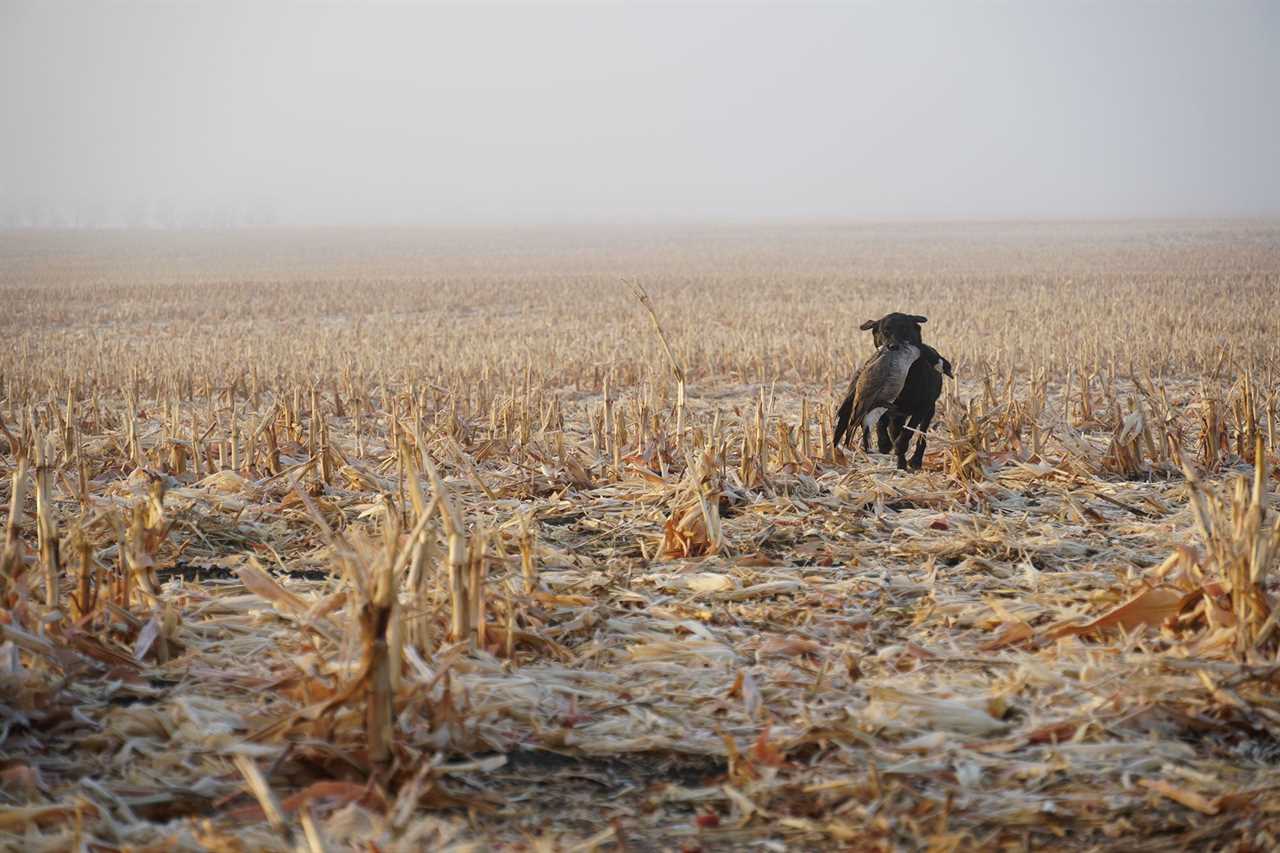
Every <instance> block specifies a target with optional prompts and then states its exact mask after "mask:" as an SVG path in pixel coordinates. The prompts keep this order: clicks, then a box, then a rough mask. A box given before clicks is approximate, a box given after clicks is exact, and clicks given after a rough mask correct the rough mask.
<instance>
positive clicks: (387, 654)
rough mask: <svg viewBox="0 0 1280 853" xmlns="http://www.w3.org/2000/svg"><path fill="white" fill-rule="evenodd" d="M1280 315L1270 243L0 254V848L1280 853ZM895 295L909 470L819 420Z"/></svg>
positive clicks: (1198, 235) (314, 245)
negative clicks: (913, 376)
mask: <svg viewBox="0 0 1280 853" xmlns="http://www.w3.org/2000/svg"><path fill="white" fill-rule="evenodd" d="M629 283H633V284H638V285H639V286H641V287H642V288H643V289H644V290H645V291H646V292H647V293H648V295H649V298H650V299H651V302H652V305H653V307H654V309H655V311H656V315H657V318H658V320H659V322H660V324H661V327H662V330H663V332H664V333H665V334H666V336H667V338H668V340H669V342H670V347H671V352H672V355H673V356H674V359H675V362H676V363H677V365H678V367H679V368H680V369H681V370H682V371H683V374H684V377H685V383H686V384H685V389H684V399H683V401H681V399H680V393H679V391H678V387H677V380H676V378H675V376H674V371H673V366H672V363H671V361H670V360H669V359H668V356H667V355H666V353H665V352H664V348H663V345H662V343H661V340H660V338H659V335H658V333H657V332H656V331H655V329H654V326H653V325H652V324H651V322H650V318H649V315H648V314H647V313H646V311H645V309H644V308H643V307H642V305H641V304H640V302H639V301H638V300H637V297H636V295H635V292H634V290H633V289H632V287H631V286H630V284H629ZM1278 304H1280V224H1277V223H1273V222H1251V221H1234V222H1117V223H1052V224H1051V223H1044V224H1039V223H1003V224H997V223H991V224H955V223H936V224H911V225H907V224H850V225H817V224H815V225H809V226H794V227H764V226H759V227H747V226H740V227H707V226H701V227H693V226H691V227H687V228H674V227H662V228H659V227H635V228H621V227H592V228H576V229H569V228H549V227H548V228H525V229H516V228H507V229H497V228H488V229H486V228H453V229H444V228H439V229H384V230H355V229H346V230H332V231H324V230H290V229H269V230H261V231H235V232H216V231H209V232H174V233H168V232H145V233H140V232H110V231H101V232H6V233H0V340H2V341H3V345H2V347H0V426H3V427H4V431H3V432H0V499H2V500H3V507H4V508H3V510H0V512H2V513H3V515H0V521H2V522H3V529H4V530H5V538H6V543H5V550H4V556H3V562H0V629H2V630H3V631H4V634H3V636H0V650H2V651H3V654H2V655H0V679H2V682H0V683H3V684H4V685H5V689H4V691H3V693H2V694H0V714H2V715H3V719H4V720H5V722H4V724H3V726H2V727H0V769H2V774H3V775H2V778H3V782H2V784H0V809H3V811H0V847H12V848H15V849H17V848H22V849H33V850H35V849H49V850H55V849H65V848H66V847H67V846H68V845H72V844H76V845H78V844H81V843H96V844H100V845H103V846H104V847H107V848H111V847H121V846H127V845H141V846H146V845H153V846H155V847H164V848H165V849H175V848H176V849H210V848H213V849H278V850H291V849H297V846H298V845H300V844H301V845H309V849H340V848H343V847H347V846H361V845H376V846H377V847H378V848H379V849H405V850H409V849H421V848H424V847H431V848H436V849H459V850H461V849H489V848H500V849H579V850H586V849H597V848H599V849H620V848H622V847H624V846H625V847H628V848H635V849H681V848H685V849H696V848H701V849H742V848H743V847H745V846H747V845H750V844H754V843H772V844H775V845H787V846H790V847H792V848H796V849H805V848H820V847H830V846H832V845H839V844H853V845H854V846H855V847H859V848H868V849H881V848H883V849H895V848H910V849H998V848H1008V849H1022V848H1023V847H1026V846H1031V847H1044V846H1054V845H1062V844H1065V843H1068V842H1067V841H1066V840H1064V839H1069V843H1071V844H1073V845H1080V846H1085V845H1091V846H1093V847H1095V848H1097V849H1117V850H1119V849H1124V850H1133V849H1164V848H1167V847H1194V848H1198V847H1213V848H1215V849H1267V848H1274V847H1275V846H1276V844H1277V843H1280V841H1278V839H1280V817H1277V815H1278V814H1280V797H1277V794H1276V793H1275V792H1276V791H1277V790H1280V749H1277V747H1276V746H1275V743H1276V740H1275V738H1276V736H1277V734H1280V702H1277V701H1276V699H1275V696H1276V693H1275V687H1276V680H1277V678H1280V674H1278V673H1280V669H1277V650H1278V648H1280V629H1277V627H1276V626H1277V619H1276V618H1275V617H1274V616H1273V615H1272V613H1273V611H1272V605H1273V602H1274V601H1275V596H1276V586H1277V584H1276V582H1275V578H1274V577H1273V574H1274V573H1273V571H1272V570H1273V569H1274V566H1275V562H1276V559H1277V556H1278V555H1280V526H1277V525H1276V510H1277V499H1276V487H1277V480H1280V468H1278V467H1277V466H1278V465H1280V456H1278V455H1277V454H1278V450H1277V446H1276V431H1277V414H1278V413H1277V402H1278V399H1280V354H1278V353H1280V349H1278V348H1277V344H1276V338H1277V333H1278V332H1280V320H1278V319H1277V305H1278ZM889 311H905V312H909V313H917V314H923V315H926V316H927V317H928V318H929V321H928V323H927V324H926V325H925V326H924V329H923V332H924V338H925V341H926V342H927V343H930V344H931V345H933V346H934V347H935V348H937V349H938V350H939V351H940V352H941V353H942V354H944V355H945V356H947V357H948V358H949V359H950V360H951V361H952V362H953V363H954V365H955V368H956V380H955V381H954V382H951V381H948V383H947V387H946V389H945V390H944V397H943V400H942V401H941V410H940V413H939V416H938V418H937V419H936V420H935V422H934V423H935V426H934V429H933V430H932V432H931V433H930V443H929V453H928V455H927V456H926V459H925V467H924V470H923V471H920V472H910V473H908V472H898V471H895V470H894V469H893V465H892V460H891V459H889V458H888V457H885V456H881V455H878V454H872V455H871V456H870V457H866V456H864V455H863V454H862V453H861V452H860V451H858V452H853V451H843V452H840V451H835V450H833V449H832V448H831V447H830V446H829V436H830V432H831V410H832V408H833V406H834V405H835V404H836V403H838V402H839V397H840V396H841V395H842V393H843V391H844V388H845V385H846V383H847V382H848V379H849V377H850V375H851V374H852V371H853V369H854V368H855V366H856V365H857V364H859V363H860V362H861V361H862V360H863V359H865V358H866V357H867V356H868V355H869V354H870V353H871V350H872V344H871V338H870V335H869V334H868V333H865V332H861V331H859V330H858V326H859V324H860V323H861V322H862V321H864V320H867V319H874V318H876V317H879V316H880V315H882V314H884V313H887V312H889ZM15 506H16V510H17V511H16V512H15V509H14V508H15ZM1144 845H1145V846H1144Z"/></svg>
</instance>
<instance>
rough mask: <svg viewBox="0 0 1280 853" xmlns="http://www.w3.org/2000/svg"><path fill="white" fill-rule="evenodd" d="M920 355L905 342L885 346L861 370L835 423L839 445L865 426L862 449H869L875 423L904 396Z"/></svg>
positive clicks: (837, 443)
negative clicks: (900, 395) (869, 440)
mask: <svg viewBox="0 0 1280 853" xmlns="http://www.w3.org/2000/svg"><path fill="white" fill-rule="evenodd" d="M919 356H920V347H918V346H916V345H915V344H912V343H906V342H903V341H893V342H890V343H887V344H885V345H884V346H882V347H881V348H880V349H878V350H876V351H875V353H873V354H872V356H871V358H869V359H867V361H866V363H865V364H863V365H862V367H861V368H859V369H858V372H857V373H856V374H855V375H854V377H853V381H852V382H850V383H849V391H848V393H847V394H846V395H845V398H844V402H843V403H841V404H840V409H839V412H838V417H837V420H836V434H835V443H836V445H837V446H839V444H840V441H841V439H843V438H844V437H845V435H846V432H847V433H848V434H849V435H850V436H852V430H853V429H854V428H856V427H857V426H858V425H861V426H862V447H863V449H864V450H866V449H868V447H869V443H868V438H869V436H870V434H871V430H872V429H874V428H875V425H876V421H878V420H879V419H880V416H881V415H882V414H884V413H885V411H887V410H889V409H891V408H892V407H893V403H894V401H895V400H897V399H898V395H899V394H901V393H902V388H903V386H904V385H906V382H907V374H908V373H910V372H911V365H912V364H914V363H915V361H916V359H917V358H919Z"/></svg>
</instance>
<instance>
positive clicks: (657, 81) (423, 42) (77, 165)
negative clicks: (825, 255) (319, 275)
mask: <svg viewBox="0 0 1280 853" xmlns="http://www.w3.org/2000/svg"><path fill="white" fill-rule="evenodd" d="M1277 36H1280V7H1277V6H1276V5H1275V4H1266V3H1252V2H1227V3H1214V4H1208V3H1204V4H1176V5H1174V4H1164V3H1148V2H1143V3H1132V2H1130V3H1113V4H1099V3H1057V4H1050V3H1045V2H1031V3H1026V4H1017V5H1006V4H1001V5H995V4H985V3H983V4H979V3H972V4H963V5H960V4H940V3H910V4H894V5H885V4H876V3H859V4H854V5H848V6H842V7H838V8H837V7H812V6H805V7H786V8H783V7H767V6H752V7H738V6H733V5H729V4H723V3H721V4H714V5H701V6H697V7H689V8H685V7H675V6H670V5H627V6H621V5H616V4H607V5H606V4H594V5H579V6H573V7H566V6H555V7H550V6H542V5H536V4H529V3H525V4H521V5H518V6H510V7H506V6H504V7H499V6H492V5H485V6H478V7H477V6H471V7H461V6H451V5H435V4H411V3H394V4H390V3H387V4H379V3H369V4H365V3H338V4H329V5H324V6H313V5H308V6H299V5H285V4H261V5H244V4H232V3H219V4H210V3H203V2H186V3H180V4H173V5H154V4H138V3H130V2H121V3H103V4H87V3H85V4H81V3H39V4H38V3H31V2H26V0H18V1H17V2H14V0H9V2H6V3H5V4H4V5H3V6H2V7H0V109H3V114H4V115H5V116H6V118H7V121H6V133H4V134H2V135H0V227H4V226H15V225H16V226H48V225H54V226H114V225H135V226H161V227H179V226H184V225H189V226H221V225H233V226H238V225H255V224H258V225H261V224H282V225H301V226H306V225H371V226H376V225H481V224H500V225H521V224H549V225H560V224H586V223H597V222H598V223H614V224H617V223H629V222H644V223H679V222H706V223H714V222H729V223H755V222H760V223H774V222H820V221H863V222H866V221H889V222H901V221H911V220H928V221H940V222H941V221H1009V220H1028V219H1029V220H1049V221H1051V220H1088V219H1149V218H1154V219H1182V218H1191V219H1215V218H1236V217H1241V218H1264V219H1265V218H1273V217H1276V216H1280V166H1278V165H1277V164H1276V162H1275V156H1274V149H1275V148H1276V140H1277V138H1280V116H1278V114H1277V110H1276V109H1275V107H1274V103H1273V102H1274V101H1275V99H1276V97H1277V91H1280V87H1278V86H1277V83H1280V55H1278V54H1277V52H1276V51H1275V50H1274V49H1272V48H1273V45H1274V44H1275V43H1276V37H1277Z"/></svg>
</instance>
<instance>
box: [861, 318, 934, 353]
mask: <svg viewBox="0 0 1280 853" xmlns="http://www.w3.org/2000/svg"><path fill="white" fill-rule="evenodd" d="M927 322H929V318H927V317H921V316H920V315H919V314H899V313H898V312H897V311H895V312H893V313H892V314H885V315H884V316H883V317H881V318H880V319H879V320H868V321H867V322H865V323H863V324H862V325H861V326H859V327H858V328H860V329H862V330H863V331H864V332H871V338H872V340H874V341H875V344H876V346H877V347H882V346H884V345H885V343H886V342H888V341H900V342H902V343H908V344H920V343H924V341H923V340H921V338H920V326H921V324H922V323H927Z"/></svg>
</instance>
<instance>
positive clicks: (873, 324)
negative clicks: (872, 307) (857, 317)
mask: <svg viewBox="0 0 1280 853" xmlns="http://www.w3.org/2000/svg"><path fill="white" fill-rule="evenodd" d="M879 322H880V321H879V320H868V321H867V322H865V323H863V324H862V325H861V326H859V327H858V328H859V329H861V330H862V331H864V332H869V331H871V330H872V329H874V328H875V327H876V323H879Z"/></svg>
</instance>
